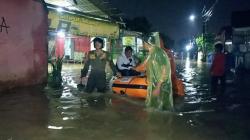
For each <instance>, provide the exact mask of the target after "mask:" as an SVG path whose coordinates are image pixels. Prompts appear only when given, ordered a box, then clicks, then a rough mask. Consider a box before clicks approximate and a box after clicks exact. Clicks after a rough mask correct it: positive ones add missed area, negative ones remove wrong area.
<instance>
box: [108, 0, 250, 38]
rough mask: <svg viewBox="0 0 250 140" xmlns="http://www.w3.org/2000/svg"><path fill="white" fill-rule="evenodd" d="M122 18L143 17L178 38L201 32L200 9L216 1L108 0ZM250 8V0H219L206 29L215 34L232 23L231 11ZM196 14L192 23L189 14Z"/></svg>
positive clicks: (157, 28) (156, 27) (172, 36)
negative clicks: (118, 10) (120, 13)
mask: <svg viewBox="0 0 250 140" xmlns="http://www.w3.org/2000/svg"><path fill="white" fill-rule="evenodd" d="M109 1H110V3H111V4H112V6H113V7H115V8H118V9H120V10H121V11H122V13H123V14H124V16H125V17H127V18H133V17H137V16H145V17H146V18H147V19H148V20H149V22H150V23H152V24H153V27H154V29H155V30H157V31H161V32H164V33H165V34H167V35H168V36H169V37H171V38H172V39H174V40H175V41H178V40H180V39H183V38H189V37H192V36H195V35H197V34H198V33H201V32H202V24H201V19H200V18H199V17H200V16H201V14H200V13H201V11H202V9H203V6H204V4H206V5H207V7H210V6H211V5H212V4H213V2H214V1H215V0H109ZM239 10H240V11H242V10H250V0H219V2H218V3H217V5H216V7H215V9H214V14H213V17H212V18H211V20H210V21H209V22H208V31H209V32H214V33H217V32H218V30H219V29H220V27H222V26H225V25H230V24H231V12H232V11H239ZM192 13H193V14H195V15H196V16H197V18H196V20H195V22H190V21H189V15H190V14H192Z"/></svg>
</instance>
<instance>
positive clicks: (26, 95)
mask: <svg viewBox="0 0 250 140" xmlns="http://www.w3.org/2000/svg"><path fill="white" fill-rule="evenodd" d="M198 65H199V66H198ZM177 71H178V74H179V75H178V76H179V77H180V78H181V79H183V80H184V84H185V87H186V89H185V91H186V95H185V96H184V98H176V99H175V104H176V112H167V111H164V112H159V111H152V110H147V109H145V106H144V100H139V99H134V98H129V97H123V96H119V95H113V94H112V93H111V92H108V93H107V94H100V93H93V94H86V93H84V92H82V91H79V90H77V89H76V83H79V78H78V77H79V74H80V67H79V68H77V69H64V71H63V79H64V83H63V88H62V89H58V90H55V89H51V88H49V87H47V88H45V89H44V88H28V89H22V90H16V91H11V93H8V94H3V95H2V94H0V102H1V105H0V140H1V139H9V138H13V139H25V140H29V139H30V140H33V139H43V140H46V139H53V140H71V139H74V140H82V139H87V140H94V139H95V140H96V139H108V140H117V139H119V140H123V139H124V140H127V139H129V140H138V139H139V140H166V139H169V140H182V139H187V140H189V139H190V140H211V139H220V140H237V139H241V140H248V139H250V137H249V134H248V130H249V129H250V125H248V124H249V123H250V121H249V119H248V114H249V109H248V108H242V106H243V105H241V104H238V105H234V106H230V107H228V108H226V110H225V111H219V112H217V111H215V110H214V109H215V106H214V99H213V98H212V97H211V96H210V94H209V90H208V79H209V77H208V75H207V74H208V66H207V65H204V64H203V65H200V64H197V63H195V62H192V61H184V62H178V65H177ZM236 114H237V115H236Z"/></svg>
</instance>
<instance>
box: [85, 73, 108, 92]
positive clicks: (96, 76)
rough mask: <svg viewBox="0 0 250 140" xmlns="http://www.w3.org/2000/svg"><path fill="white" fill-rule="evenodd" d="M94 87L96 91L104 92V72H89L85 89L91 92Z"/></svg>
mask: <svg viewBox="0 0 250 140" xmlns="http://www.w3.org/2000/svg"><path fill="white" fill-rule="evenodd" d="M95 88H97V92H102V93H104V92H105V91H106V74H105V72H96V73H95V72H93V73H90V75H89V78H88V82H87V85H86V89H85V91H86V92H87V93H91V92H93V90H94V89H95Z"/></svg>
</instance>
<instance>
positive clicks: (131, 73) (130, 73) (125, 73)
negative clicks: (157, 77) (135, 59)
mask: <svg viewBox="0 0 250 140" xmlns="http://www.w3.org/2000/svg"><path fill="white" fill-rule="evenodd" d="M119 72H121V74H122V76H136V75H140V74H141V73H140V72H137V71H135V70H119Z"/></svg>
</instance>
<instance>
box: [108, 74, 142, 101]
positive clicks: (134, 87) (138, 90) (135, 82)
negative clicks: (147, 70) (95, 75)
mask: <svg viewBox="0 0 250 140" xmlns="http://www.w3.org/2000/svg"><path fill="white" fill-rule="evenodd" d="M112 91H113V92H114V93H116V94H126V95H128V96H131V97H137V98H146V97H147V79H146V77H145V76H124V77H122V78H118V79H115V80H114V81H113V84H112Z"/></svg>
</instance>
